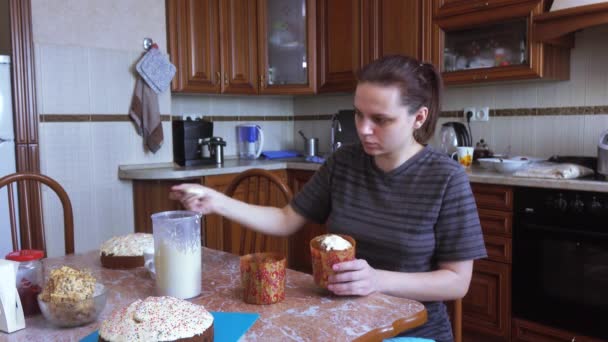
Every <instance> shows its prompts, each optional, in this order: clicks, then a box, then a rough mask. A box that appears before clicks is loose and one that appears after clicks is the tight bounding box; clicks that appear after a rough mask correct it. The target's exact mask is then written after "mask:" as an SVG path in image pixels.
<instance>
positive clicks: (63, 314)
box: [38, 283, 108, 327]
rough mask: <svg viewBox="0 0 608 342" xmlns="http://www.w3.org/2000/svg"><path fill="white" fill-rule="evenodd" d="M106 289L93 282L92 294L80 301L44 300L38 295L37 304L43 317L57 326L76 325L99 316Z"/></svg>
mask: <svg viewBox="0 0 608 342" xmlns="http://www.w3.org/2000/svg"><path fill="white" fill-rule="evenodd" d="M107 299H108V297H107V290H106V288H105V286H103V285H102V284H100V283H97V284H95V292H94V296H93V297H92V298H89V299H84V300H81V301H75V302H73V301H69V302H60V303H51V302H45V301H43V300H42V299H40V295H39V296H38V305H39V306H40V311H41V312H42V315H43V316H44V318H45V319H46V320H47V321H49V322H51V323H52V324H53V325H55V326H58V327H76V326H79V325H84V324H88V323H91V322H93V321H95V320H96V319H97V317H99V314H100V313H101V312H102V311H103V309H104V307H105V306H106V301H107Z"/></svg>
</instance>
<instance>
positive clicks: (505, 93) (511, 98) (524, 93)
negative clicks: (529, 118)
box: [494, 83, 538, 108]
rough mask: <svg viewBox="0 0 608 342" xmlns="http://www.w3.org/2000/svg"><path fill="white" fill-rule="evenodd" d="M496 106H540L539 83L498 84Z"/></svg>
mask: <svg viewBox="0 0 608 342" xmlns="http://www.w3.org/2000/svg"><path fill="white" fill-rule="evenodd" d="M495 91H496V100H495V101H496V102H495V104H494V106H495V108H534V107H537V106H538V96H537V95H538V85H537V83H516V84H505V85H497V86H496V89H495Z"/></svg>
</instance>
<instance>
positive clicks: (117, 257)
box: [100, 233, 154, 269]
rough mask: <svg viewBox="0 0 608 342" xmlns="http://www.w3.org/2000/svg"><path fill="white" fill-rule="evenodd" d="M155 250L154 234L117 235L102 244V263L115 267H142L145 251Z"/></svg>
mask: <svg viewBox="0 0 608 342" xmlns="http://www.w3.org/2000/svg"><path fill="white" fill-rule="evenodd" d="M153 250H154V238H153V237H152V234H147V233H134V234H127V235H122V236H115V237H113V238H111V239H109V240H108V241H106V242H104V243H103V244H102V245H101V251H100V258H101V265H102V266H103V267H107V268H114V269H126V268H135V267H141V266H143V265H144V252H145V251H153Z"/></svg>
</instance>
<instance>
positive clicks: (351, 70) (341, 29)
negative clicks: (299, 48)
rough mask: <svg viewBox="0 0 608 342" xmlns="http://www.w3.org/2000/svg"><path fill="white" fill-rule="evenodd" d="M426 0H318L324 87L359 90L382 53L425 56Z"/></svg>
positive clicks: (320, 79) (320, 80)
mask: <svg viewBox="0 0 608 342" xmlns="http://www.w3.org/2000/svg"><path fill="white" fill-rule="evenodd" d="M424 2H425V1H423V0H317V53H318V68H319V71H318V72H319V76H318V91H319V92H320V93H321V92H340V91H345V92H346V91H348V92H350V91H354V89H355V87H356V82H357V77H356V76H357V72H358V71H359V70H360V69H361V67H362V66H363V65H365V64H367V63H369V62H371V61H373V60H375V59H377V58H379V57H383V56H386V55H390V54H405V55H410V56H413V57H416V58H422V54H423V39H422V25H423V18H424V15H423V9H424V8H423V7H424Z"/></svg>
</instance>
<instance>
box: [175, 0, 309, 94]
mask: <svg viewBox="0 0 608 342" xmlns="http://www.w3.org/2000/svg"><path fill="white" fill-rule="evenodd" d="M310 13H314V2H313V0H257V1H256V0H221V1H220V0H167V16H168V20H167V22H168V36H169V53H170V55H171V60H172V62H173V63H174V64H175V65H176V67H177V75H176V77H175V78H174V79H173V83H172V90H173V91H174V92H195V93H229V94H258V93H264V94H285V93H288V94H299V93H313V92H314V86H315V84H316V80H315V78H314V76H315V63H314V58H312V57H311V56H314V48H315V46H314V29H315V23H314V16H310V15H309V14H310Z"/></svg>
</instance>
